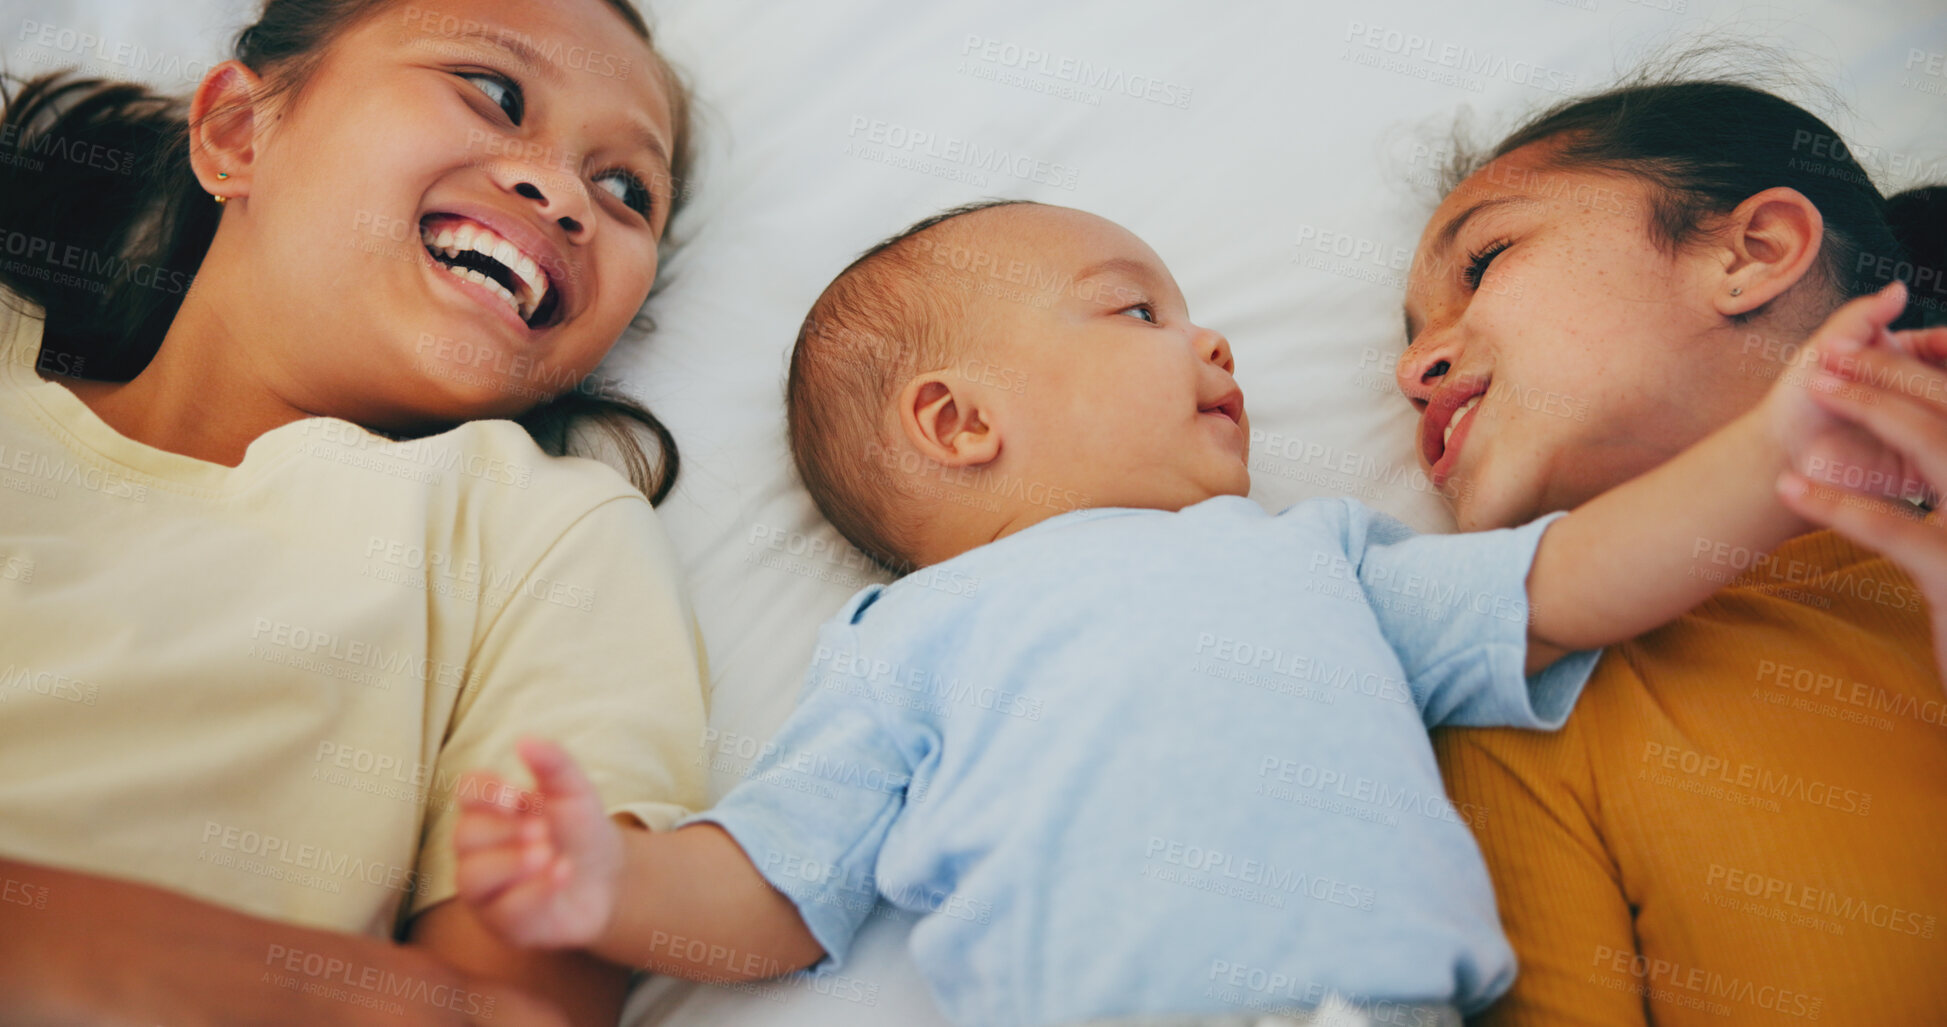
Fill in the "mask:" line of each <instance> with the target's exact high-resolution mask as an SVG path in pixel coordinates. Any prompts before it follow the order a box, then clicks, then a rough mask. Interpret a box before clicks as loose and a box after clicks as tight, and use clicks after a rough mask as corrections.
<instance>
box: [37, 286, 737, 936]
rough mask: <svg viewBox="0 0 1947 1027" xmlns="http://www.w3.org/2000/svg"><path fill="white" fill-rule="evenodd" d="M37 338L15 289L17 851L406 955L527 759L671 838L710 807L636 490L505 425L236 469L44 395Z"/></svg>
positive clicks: (687, 671) (678, 612) (658, 566)
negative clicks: (524, 745) (479, 811)
mask: <svg viewBox="0 0 1947 1027" xmlns="http://www.w3.org/2000/svg"><path fill="white" fill-rule="evenodd" d="M16 307H26V308H27V313H20V312H18V311H17V310H16V309H15V308H16ZM41 327H42V321H41V319H40V317H39V311H38V310H37V309H34V308H32V307H31V306H30V305H28V304H26V303H25V302H24V301H22V300H20V299H18V298H17V297H15V296H13V295H12V294H10V293H6V292H4V291H0V357H4V360H0V853H3V854H4V855H6V856H8V857H11V858H15V859H20V860H25V861H29V862H37V863H46V864H52V865H58V866H62V867H67V868H72V869H77V870H82V871H88V872H93V873H100V874H106V875H112V876H115V877H121V878H129V879H135V880H140V881H144V882H148V883H151V884H155V885H160V886H163V887H166V888H171V889H174V890H177V891H181V892H186V893H188V894H190V895H193V896H196V897H199V898H202V899H205V900H208V901H210V902H215V903H220V904H222V905H224V906H228V907H232V908H235V909H238V910H242V911H245V912H248V913H252V914H256V915H259V916H264V917H270V918H274V919H277V920H282V921H288V922H292V923H298V924H304V925H308V926H314V927H321V928H330V929H337V930H343V931H355V932H361V933H366V934H390V933H393V932H394V931H396V930H397V929H398V928H399V927H401V926H403V924H404V923H405V921H406V920H407V919H409V918H410V917H411V916H412V915H414V914H417V913H418V912H420V911H422V910H424V909H426V908H427V907H428V906H430V905H432V904H434V903H437V902H440V901H442V900H445V899H448V898H451V897H452V896H453V894H454V891H455V885H454V879H453V877H454V875H453V855H452V834H453V825H454V821H455V818H456V815H457V812H458V806H457V803H456V802H455V801H454V800H455V789H456V787H457V786H458V784H459V777H460V775H461V774H462V773H464V772H465V771H467V770H470V769H474V768H489V769H493V770H496V771H498V772H499V773H500V774H501V775H502V776H504V777H507V778H509V779H511V780H514V781H516V782H518V783H520V784H523V785H525V784H526V783H528V780H529V779H528V777H527V774H526V771H525V770H524V769H522V768H521V766H520V764H519V761H518V758H517V756H516V754H515V751H514V743H515V740H516V739H517V738H518V737H520V736H522V735H534V736H539V737H544V738H552V739H555V740H557V741H559V742H560V743H562V744H563V745H564V746H566V747H567V749H568V750H569V751H570V752H572V753H573V754H574V755H575V756H576V757H577V758H578V759H579V760H580V761H581V762H582V763H583V765H584V767H585V768H586V769H587V771H588V773H589V774H590V776H591V777H592V778H593V780H594V782H595V784H596V786H597V787H598V788H599V789H600V791H601V794H602V796H603V798H604V800H605V801H606V802H607V804H608V805H609V807H610V809H611V810H613V811H615V812H627V813H630V814H633V815H634V816H636V817H637V818H639V819H640V820H642V821H643V822H644V823H645V824H646V825H648V826H649V827H651V828H653V829H663V828H666V827H668V826H669V824H671V823H672V822H673V821H674V820H675V819H676V818H677V817H678V816H680V815H682V814H683V813H685V812H687V811H688V810H690V809H693V808H697V807H699V806H701V805H702V804H703V802H704V801H705V798H706V795H705V787H704V777H703V773H702V764H701V760H699V759H698V758H697V757H698V752H699V747H700V745H701V744H702V738H703V727H704V690H705V687H706V684H707V677H706V672H705V669H704V663H703V657H702V640H701V637H700V635H699V634H698V632H697V630H696V625H695V621H694V618H693V616H692V614H691V611H690V608H689V606H688V603H687V600H686V598H685V596H684V595H683V593H682V591H681V589H680V587H679V584H678V567H677V563H676V560H675V557H674V555H673V553H672V552H671V549H670V545H669V541H668V538H667V536H666V535H665V534H664V532H663V529H662V527H661V524H660V522H659V521H658V520H657V518H656V515H655V512H654V510H653V509H652V508H651V507H650V505H649V503H648V502H647V501H646V500H645V499H644V498H643V497H642V495H641V494H640V493H638V492H636V491H635V490H634V489H632V488H631V487H630V486H629V484H628V483H627V482H626V481H625V480H624V479H623V478H622V476H621V475H619V474H617V473H616V472H615V471H614V470H612V469H610V468H609V467H607V466H606V465H604V464H601V463H598V462H595V461H591V460H581V459H571V458H568V459H564V458H556V457H550V456H548V455H546V454H544V453H543V452H542V451H541V450H540V449H539V448H538V447H537V446H536V445H535V444H534V442H533V441H532V439H531V438H530V437H529V436H528V435H527V433H526V432H525V431H524V430H522V429H521V427H520V426H518V425H516V424H514V423H512V422H510V421H499V420H494V421H476V422H472V423H469V424H466V425H463V426H461V427H458V428H455V429H453V430H451V431H448V432H445V433H443V434H440V435H437V436H433V437H430V438H425V439H419V440H414V441H408V442H393V441H390V440H388V439H386V438H384V437H382V436H379V435H375V434H373V433H371V432H368V431H365V430H364V429H362V428H360V427H358V426H356V425H354V424H352V423H350V422H348V421H343V420H339V419H336V418H325V417H319V418H309V419H306V420H302V421H297V422H294V423H291V424H287V425H284V426H282V427H279V428H277V429H275V430H273V431H270V432H267V433H265V434H264V435H263V436H262V437H260V438H258V439H257V440H256V441H254V442H252V443H251V444H250V447H249V449H248V451H247V452H246V454H245V456H244V459H243V462H242V463H241V464H240V465H239V466H237V467H234V468H231V467H224V466H222V465H219V464H215V463H210V462H207V461H203V460H197V459H194V458H191V457H187V456H183V455H180V454H176V453H170V452H166V451H163V450H159V449H155V448H152V447H149V446H146V445H143V444H141V443H138V442H135V441H133V440H131V439H128V438H126V437H124V436H122V435H120V434H118V433H116V432H115V431H114V430H113V429H111V428H109V427H108V426H107V424H105V423H104V422H102V421H101V420H100V419H99V418H98V417H96V416H95V414H94V413H93V411H91V410H90V409H89V408H88V407H87V406H86V405H85V404H83V403H82V402H81V401H80V400H79V399H78V398H77V397H76V396H75V395H74V394H73V393H72V392H70V391H69V390H68V389H67V388H66V387H64V386H62V385H60V384H58V383H55V382H50V381H46V380H44V379H42V378H41V377H40V375H39V374H38V373H37V371H36V370H35V362H36V361H37V359H39V353H40V340H41Z"/></svg>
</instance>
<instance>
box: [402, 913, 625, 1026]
mask: <svg viewBox="0 0 1947 1027" xmlns="http://www.w3.org/2000/svg"><path fill="white" fill-rule="evenodd" d="M406 943H407V944H408V945H412V946H414V947H417V948H420V949H423V950H425V951H427V952H431V953H432V954H433V955H435V956H438V957H439V958H440V959H441V960H443V961H444V962H445V963H446V964H447V965H449V966H452V967H454V968H456V969H458V970H460V971H461V972H463V973H466V974H470V975H472V976H475V977H478V978H480V979H482V980H489V981H496V982H500V983H502V984H507V985H512V986H514V987H518V988H522V989H525V990H526V991H527V992H529V993H530V994H533V995H536V996H539V997H540V998H543V999H545V1000H547V1001H548V1002H551V1003H553V1004H554V1005H555V1006H556V1007H558V1008H559V1009H560V1010H561V1011H562V1012H564V1013H566V1014H568V1022H569V1023H570V1024H573V1025H574V1027H615V1022H616V1021H617V1020H619V1019H621V1016H622V1004H623V1003H624V1002H625V1001H627V1000H628V995H629V971H628V970H627V969H626V968H623V967H619V966H616V965H614V964H613V963H609V962H606V961H604V960H601V959H597V958H595V957H594V956H590V955H588V954H586V953H582V952H536V951H532V950H526V949H517V948H514V947H513V946H511V945H508V944H507V943H506V942H504V941H502V940H500V936H499V935H496V934H495V933H493V931H492V930H491V929H490V928H488V927H487V925H486V924H483V923H481V922H480V918H479V917H477V916H475V915H474V914H473V910H472V909H471V908H470V907H468V906H467V904H466V903H464V902H458V901H453V900H448V901H446V902H442V903H439V904H438V905H435V906H431V907H428V908H427V909H426V910H425V911H424V912H422V913H420V914H419V915H418V916H417V917H414V918H413V920H412V923H411V924H409V925H407V928H406Z"/></svg>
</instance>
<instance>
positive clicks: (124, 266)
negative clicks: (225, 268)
mask: <svg viewBox="0 0 1947 1027" xmlns="http://www.w3.org/2000/svg"><path fill="white" fill-rule="evenodd" d="M16 81H18V80H16ZM0 102H4V103H5V106H6V110H5V113H4V114H0V160H4V164H0V216H4V221H0V233H4V235H0V285H4V286H5V287H7V288H8V289H11V290H12V291H13V292H15V293H17V294H19V295H20V296H21V297H24V298H26V299H27V300H29V301H30V302H32V303H34V304H35V305H37V306H39V307H41V308H42V309H43V310H44V311H45V312H46V316H47V325H46V330H45V333H44V336H43V339H44V341H43V343H42V347H41V353H42V357H41V362H42V365H43V366H44V367H49V368H57V367H58V368H61V369H63V371H64V372H65V373H70V374H77V375H81V376H84V377H87V378H94V379H99V380H104V381H127V380H128V379H130V378H133V377H135V375H136V374H137V373H139V372H140V371H141V370H142V368H144V367H146V366H148V363H149V359H150V358H151V357H153V356H155V352H156V350H157V349H158V348H159V347H160V346H161V345H162V338H163V336H164V335H165V334H166V333H167V332H168V330H169V324H170V322H172V321H174V320H175V318H176V311H177V310H178V309H179V308H181V306H182V301H183V294H184V293H185V292H187V291H188V288H189V283H190V281H191V280H193V279H194V277H195V274H196V268H197V266H198V265H200V264H201V263H202V261H203V256H204V255H205V254H206V253H208V252H209V248H210V241H211V240H212V239H214V238H215V237H216V223H217V217H218V214H219V213H220V210H221V208H219V207H218V206H217V205H216V204H214V203H211V202H210V201H209V197H207V196H206V195H204V193H203V190H202V189H201V187H200V186H198V185H197V182H196V179H195V176H194V175H193V174H191V172H190V167H189V124H188V120H187V118H188V107H187V105H186V104H185V103H183V101H181V100H177V99H172V98H170V97H166V96H160V95H157V94H156V93H153V92H151V91H149V90H148V89H146V88H144V87H142V86H139V85H135V84H133V83H126V82H107V81H103V80H101V79H85V78H70V77H68V75H66V74H65V73H58V72H57V73H55V74H52V75H44V76H41V77H39V78H36V79H33V80H31V81H28V82H25V83H22V84H21V86H20V89H19V92H18V93H14V92H12V90H10V89H8V88H7V84H6V82H5V81H4V80H0Z"/></svg>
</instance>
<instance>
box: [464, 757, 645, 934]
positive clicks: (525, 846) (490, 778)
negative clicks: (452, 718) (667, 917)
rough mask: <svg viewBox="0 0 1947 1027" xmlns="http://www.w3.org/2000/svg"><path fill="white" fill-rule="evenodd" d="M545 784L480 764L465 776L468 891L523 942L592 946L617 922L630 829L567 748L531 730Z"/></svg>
mask: <svg viewBox="0 0 1947 1027" xmlns="http://www.w3.org/2000/svg"><path fill="white" fill-rule="evenodd" d="M520 756H521V761H522V762H523V763H526V764H527V768H528V769H529V770H530V771H533V773H534V782H535V792H534V793H522V792H518V791H516V790H514V789H512V788H509V787H507V786H506V785H505V784H504V783H503V782H501V781H500V779H499V778H497V777H495V776H494V775H492V774H487V773H482V772H477V771H476V772H474V773H470V774H468V775H467V776H466V777H465V778H464V779H463V780H462V782H461V787H460V795H461V800H460V801H461V810H460V822H459V826H458V827H457V828H456V829H455V830H454V837H453V847H454V850H455V852H456V853H457V856H458V863H459V873H458V878H459V888H460V897H461V898H462V899H463V900H465V901H466V902H467V903H468V904H469V905H471V906H472V907H473V910H474V912H475V913H476V914H477V915H478V916H479V917H480V919H481V920H483V921H485V922H486V923H487V925H488V926H489V927H490V928H492V929H493V930H494V931H495V932H496V933H498V934H499V935H500V936H501V937H503V938H505V939H507V941H509V942H511V943H513V944H515V945H518V946H521V947H523V948H584V947H587V946H589V945H592V944H594V943H595V941H596V940H597V939H599V938H600V937H601V936H602V932H603V931H604V930H605V929H607V927H608V924H609V919H610V917H611V915H612V914H613V911H614V909H615V903H616V898H617V894H618V892H619V889H620V882H621V876H622V832H621V828H619V827H617V826H616V825H615V823H614V822H613V821H611V820H609V818H608V815H607V814H606V813H604V812H603V811H602V804H601V800H600V798H599V797H598V796H597V795H596V794H595V788H594V786H593V785H591V784H589V783H588V778H587V777H586V776H585V775H583V774H582V772H581V768H580V767H578V766H576V765H575V761H574V760H573V759H571V758H570V757H569V756H568V754H567V753H566V752H563V751H562V750H561V747H560V746H557V745H555V744H553V743H551V742H541V741H534V740H532V739H525V740H523V741H522V742H521V743H520Z"/></svg>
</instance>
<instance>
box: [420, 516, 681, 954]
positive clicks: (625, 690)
mask: <svg viewBox="0 0 1947 1027" xmlns="http://www.w3.org/2000/svg"><path fill="white" fill-rule="evenodd" d="M482 601H483V602H487V601H489V600H488V599H487V598H486V597H484V596H483V597H482ZM491 601H493V602H497V603H498V604H499V606H498V609H497V610H495V612H494V613H493V614H491V615H490V618H489V620H488V621H487V625H486V627H485V629H484V634H483V635H482V636H481V638H480V640H479V641H478V642H477V643H476V644H475V649H474V652H473V655H472V658H471V659H470V660H469V664H468V674H467V679H466V683H465V686H464V688H463V689H462V692H461V695H460V698H459V701H458V703H457V704H456V708H455V710H454V713H453V717H452V720H451V722H450V723H449V725H448V729H447V736H446V739H445V741H444V742H443V744H441V746H440V748H439V754H438V756H437V760H436V764H435V772H434V775H433V780H434V782H435V787H434V788H432V789H431V790H430V791H429V795H428V800H427V801H428V808H427V810H426V820H425V833H424V835H423V836H422V839H421V847H420V853H419V862H418V872H417V875H416V877H417V881H416V883H415V890H414V894H413V896H412V900H411V903H410V907H409V911H408V914H407V916H408V919H409V918H410V917H411V916H414V915H417V914H418V913H420V912H422V911H424V910H425V909H426V908H427V907H429V906H432V905H433V904H435V903H438V902H441V901H443V900H445V899H448V898H451V897H452V896H453V895H454V894H455V892H456V890H457V888H456V885H455V882H454V857H453V845H452V842H453V829H454V825H455V823H456V822H457V820H458V815H459V809H458V804H457V803H456V802H455V801H454V796H453V788H454V787H455V785H456V784H457V782H458V781H459V779H460V777H461V775H463V774H465V773H466V772H467V771H469V770H474V769H481V770H490V771H493V772H495V773H497V774H499V775H500V776H501V777H503V778H504V779H506V780H509V781H521V782H525V781H527V780H528V779H529V775H528V772H527V770H526V769H525V768H524V767H523V766H522V765H521V763H520V760H519V757H518V755H517V754H516V752H515V748H514V746H515V742H516V741H517V740H518V739H519V738H521V737H522V736H528V735H531V736H535V737H540V738H547V739H551V740H553V741H555V742H557V743H559V744H560V745H561V746H562V747H564V748H565V749H567V751H568V752H569V753H571V754H572V755H573V756H574V757H575V759H576V760H577V761H579V762H580V763H581V765H582V768H583V769H584V770H585V771H587V773H588V776H589V779H590V780H591V781H592V782H593V783H594V785H595V788H596V790H597V791H598V792H599V793H600V794H601V796H602V801H603V803H604V805H605V806H606V808H607V809H608V810H609V812H610V813H627V814H630V815H632V816H634V817H635V818H636V819H638V820H640V821H641V822H642V823H643V824H644V825H645V826H647V827H648V828H650V829H651V830H663V829H666V828H668V827H669V826H670V825H671V824H672V823H673V822H674V821H675V820H676V819H677V818H679V817H681V816H683V815H684V814H686V813H688V812H689V811H690V810H693V809H697V808H699V807H701V806H702V805H703V804H704V803H705V802H706V801H707V799H708V791H707V788H706V783H705V780H704V772H703V767H702V764H701V762H700V761H699V760H698V759H697V755H698V747H699V746H700V745H701V740H702V738H703V730H704V721H705V717H704V694H705V688H706V685H707V676H706V672H705V664H704V658H703V650H702V640H701V637H700V634H699V633H698V631H697V627H696V623H695V619H694V617H693V616H692V614H691V612H690V608H689V604H688V602H687V601H686V599H685V598H684V595H683V593H682V590H681V585H680V579H679V576H678V569H677V565H676V562H675V556H674V553H673V551H672V550H671V548H670V545H669V540H668V536H667V535H666V534H665V533H664V531H663V528H662V524H661V522H660V521H659V520H658V519H657V517H656V514H655V511H654V509H653V508H652V507H650V505H649V503H648V501H647V500H644V499H643V498H642V497H641V496H626V497H617V498H614V499H610V500H607V501H605V502H602V503H600V504H599V505H597V506H595V507H593V508H592V509H590V510H589V511H588V512H587V513H586V514H583V515H582V516H581V517H580V518H578V519H577V520H576V521H575V522H574V523H573V524H572V525H571V526H570V527H569V528H567V529H566V530H565V531H564V532H563V533H562V534H561V535H560V537H559V538H557V539H556V540H555V542H554V543H553V544H552V545H551V546H550V547H549V548H548V549H547V551H546V552H545V553H544V554H543V555H542V556H541V558H540V559H539V561H538V562H537V563H536V564H535V565H534V567H533V568H532V569H531V570H530V571H529V572H528V573H527V574H526V575H525V576H524V577H523V578H522V579H521V580H519V581H518V582H517V583H515V584H514V585H513V587H512V589H511V590H510V592H509V594H507V595H504V596H499V597H496V598H495V599H493V600H491Z"/></svg>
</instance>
